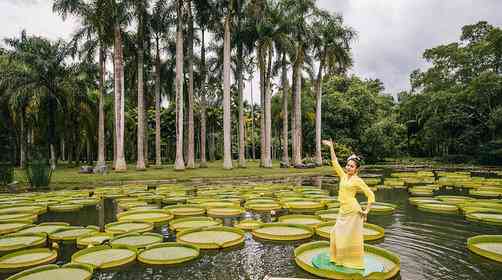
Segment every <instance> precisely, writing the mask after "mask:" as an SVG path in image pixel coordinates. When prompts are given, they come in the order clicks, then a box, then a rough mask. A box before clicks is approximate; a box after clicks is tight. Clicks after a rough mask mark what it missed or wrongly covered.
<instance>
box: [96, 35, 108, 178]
mask: <svg viewBox="0 0 502 280" xmlns="http://www.w3.org/2000/svg"><path fill="white" fill-rule="evenodd" d="M105 73H106V53H105V48H104V46H103V45H102V43H100V48H99V105H98V111H99V112H98V115H99V119H98V161H97V163H96V167H97V168H103V167H105V166H106V162H105V160H106V159H105V109H104V107H105V104H104V103H105V100H104V98H105Z"/></svg>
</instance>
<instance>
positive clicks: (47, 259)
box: [0, 248, 58, 271]
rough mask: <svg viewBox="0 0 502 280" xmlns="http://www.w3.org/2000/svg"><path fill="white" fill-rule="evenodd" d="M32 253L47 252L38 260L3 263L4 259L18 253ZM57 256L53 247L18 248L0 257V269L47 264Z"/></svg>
mask: <svg viewBox="0 0 502 280" xmlns="http://www.w3.org/2000/svg"><path fill="white" fill-rule="evenodd" d="M33 253H47V256H46V257H44V258H41V259H38V260H31V261H24V262H17V263H15V264H12V263H11V264H5V263H3V261H4V260H6V259H9V258H12V257H16V256H20V255H26V254H33ZM57 257H58V252H57V251H56V250H54V249H49V248H36V249H27V250H20V251H15V252H12V253H9V254H7V255H4V256H2V257H0V271H6V270H7V271H12V270H18V269H24V268H28V267H32V266H37V265H43V264H48V263H51V262H53V261H55V260H56V259H57Z"/></svg>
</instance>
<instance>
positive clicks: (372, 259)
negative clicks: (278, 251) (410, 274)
mask: <svg viewBox="0 0 502 280" xmlns="http://www.w3.org/2000/svg"><path fill="white" fill-rule="evenodd" d="M364 253H365V256H364V259H365V262H366V263H367V264H368V265H367V266H366V269H365V270H355V269H346V268H345V269H343V268H341V267H338V268H331V267H321V268H319V267H316V265H315V264H314V263H313V261H314V260H315V259H316V258H319V257H320V255H321V256H323V255H324V256H326V255H327V254H329V242H328V241H315V242H310V243H306V244H302V245H300V246H299V247H297V248H296V249H295V261H296V263H297V264H298V266H300V267H301V268H302V269H304V270H306V271H308V272H310V273H312V274H314V275H317V276H319V277H323V278H328V279H382V280H383V279H390V278H392V277H394V276H396V274H397V273H398V272H399V270H400V260H399V257H398V256H397V255H395V254H393V253H392V252H390V251H387V250H385V249H382V248H379V247H376V246H371V245H364ZM369 264H371V265H369ZM375 269H376V271H375Z"/></svg>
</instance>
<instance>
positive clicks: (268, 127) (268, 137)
mask: <svg viewBox="0 0 502 280" xmlns="http://www.w3.org/2000/svg"><path fill="white" fill-rule="evenodd" d="M267 53H268V54H267V59H268V62H267V73H266V78H265V161H264V164H263V167H266V168H271V167H272V158H271V156H272V151H271V148H272V94H271V92H270V91H271V86H270V82H271V79H270V78H271V74H272V46H269V48H268V51H267Z"/></svg>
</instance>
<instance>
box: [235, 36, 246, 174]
mask: <svg viewBox="0 0 502 280" xmlns="http://www.w3.org/2000/svg"><path fill="white" fill-rule="evenodd" d="M242 48H243V46H242V43H239V45H238V47H237V91H238V92H239V167H246V154H245V152H246V142H245V138H244V132H245V126H244V100H243V94H242V91H243V83H244V82H243V79H242V61H243V60H244V57H243V54H242Z"/></svg>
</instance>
